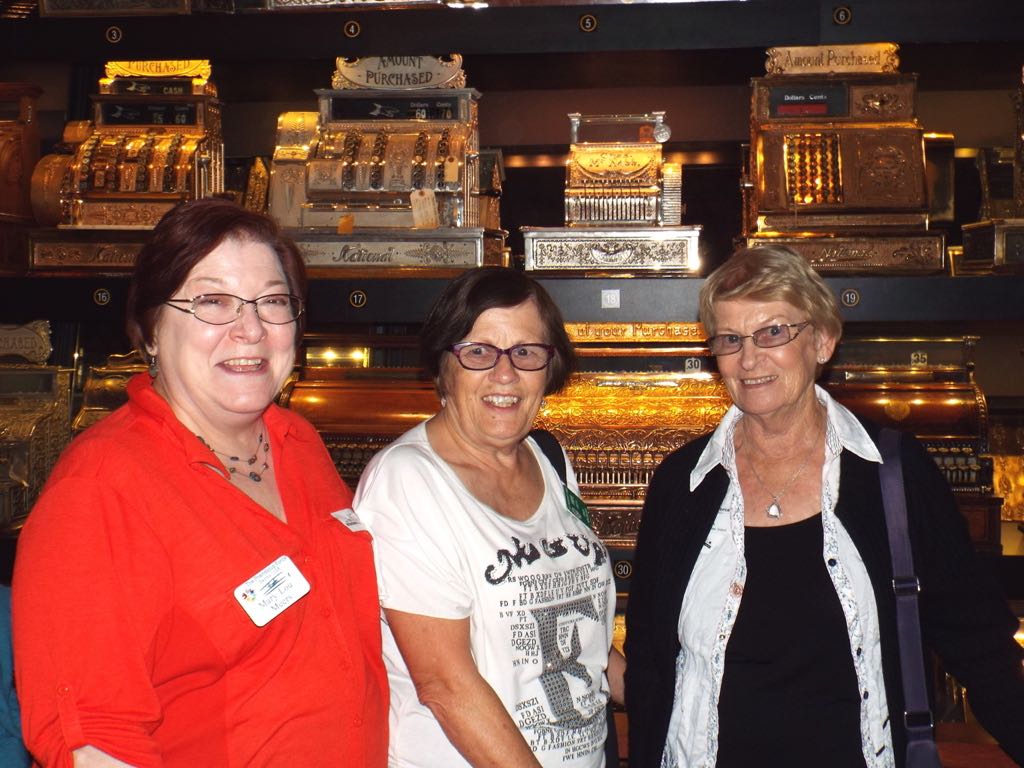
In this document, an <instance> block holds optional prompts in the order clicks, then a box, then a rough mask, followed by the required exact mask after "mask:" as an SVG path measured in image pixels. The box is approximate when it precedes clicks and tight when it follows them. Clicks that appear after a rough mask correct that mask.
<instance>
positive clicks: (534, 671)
mask: <svg viewBox="0 0 1024 768" xmlns="http://www.w3.org/2000/svg"><path fill="white" fill-rule="evenodd" d="M421 345H422V351H423V358H424V359H423V362H424V365H425V368H426V370H427V371H429V372H430V374H431V376H432V377H433V378H434V382H435V385H436V387H437V391H438V394H439V396H440V399H441V406H442V407H441V410H440V412H439V413H437V414H436V415H435V416H433V417H432V418H431V419H429V420H428V421H426V422H424V423H422V424H419V425H418V426H416V427H414V428H413V429H411V430H410V431H409V432H407V433H406V434H405V435H403V436H402V437H401V438H399V439H398V440H397V441H396V442H395V443H393V444H392V445H390V446H389V447H387V448H386V449H384V450H383V451H381V452H380V453H378V454H377V455H376V456H375V457H374V459H373V461H371V462H370V464H369V466H368V467H367V468H366V471H365V473H364V474H363V477H362V480H361V481H360V484H359V489H358V491H357V493H356V499H355V510H356V513H357V514H358V516H359V518H360V519H361V520H362V521H363V522H364V523H365V524H366V525H367V526H368V527H369V528H370V531H371V532H372V533H373V536H374V542H375V544H374V545H375V548H376V556H377V568H378V580H379V585H380V593H381V605H382V606H383V620H384V627H383V629H384V656H385V662H386V664H387V669H388V677H389V681H390V684H391V718H390V719H391V723H390V726H391V737H390V747H389V763H390V765H392V766H416V768H427V767H429V766H437V767H438V768H442V767H443V768H452V767H453V766H465V765H473V766H502V768H518V767H520V766H534V767H535V766H545V767H548V766H550V767H552V768H553V766H561V767H565V768H601V766H603V765H604V742H605V737H606V718H605V710H606V705H607V702H608V698H609V695H611V697H612V698H614V699H616V700H621V690H622V688H621V686H622V667H623V665H624V662H623V660H622V657H621V656H620V655H619V654H618V653H617V652H615V651H612V650H610V648H611V633H612V620H613V616H614V612H615V587H614V581H613V579H612V572H611V567H610V563H609V560H608V553H607V550H606V549H605V547H604V545H603V544H602V543H601V541H600V539H599V538H598V536H597V535H596V534H595V533H594V532H593V531H592V530H591V529H590V526H589V517H588V515H587V512H586V507H585V505H584V504H583V502H582V501H580V499H579V495H578V494H579V487H578V485H577V483H576V478H575V476H574V475H573V473H572V470H571V468H569V469H568V470H567V477H566V482H565V484H564V485H563V483H562V481H561V480H560V478H559V475H558V473H557V471H556V470H555V469H554V467H553V466H552V465H551V463H550V462H549V461H547V460H546V458H545V457H544V455H543V453H542V452H541V450H540V448H539V447H538V445H537V443H536V442H535V441H534V440H533V439H532V438H530V437H528V433H529V431H530V428H531V426H532V425H533V421H534V418H535V417H536V416H537V412H538V411H539V410H540V408H541V404H542V402H543V398H544V396H545V395H546V394H549V393H552V392H556V391H558V390H559V389H560V388H561V387H562V386H563V385H564V384H565V382H566V380H567V379H568V377H569V374H570V373H571V372H572V370H573V369H574V367H575V362H576V360H575V355H574V353H573V350H572V346H571V343H570V341H569V339H568V337H567V335H566V333H565V329H564V326H563V322H562V317H561V314H560V313H559V311H558V308H557V307H556V306H555V304H554V302H553V301H552V300H551V298H550V297H549V296H548V294H547V293H546V292H545V291H544V289H543V288H542V287H541V286H540V285H538V284H537V283H536V282H535V281H533V280H531V279H530V278H529V277H526V276H525V275H523V274H522V273H519V272H515V271H513V270H510V269H504V268H498V267H485V268H481V269H474V270H469V271H467V272H466V273H464V274H463V275H461V276H460V277H458V278H457V279H456V280H454V281H452V282H451V283H450V284H449V286H448V287H447V288H446V289H445V291H444V292H443V294H442V295H441V296H440V297H439V298H438V300H437V302H436V303H435V305H434V307H433V308H432V309H431V311H430V314H429V316H428V317H427V319H426V322H425V323H424V326H423V329H422V332H421ZM610 654H611V656H610ZM606 673H607V674H606ZM609 683H610V685H609Z"/></svg>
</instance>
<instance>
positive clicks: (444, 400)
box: [441, 397, 448, 408]
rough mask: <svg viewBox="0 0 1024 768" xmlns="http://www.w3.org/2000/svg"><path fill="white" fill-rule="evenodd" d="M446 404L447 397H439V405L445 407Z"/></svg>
mask: <svg viewBox="0 0 1024 768" xmlns="http://www.w3.org/2000/svg"><path fill="white" fill-rule="evenodd" d="M447 405H448V398H447V397H442V398H441V407H442V408H445V407H446V406H447Z"/></svg>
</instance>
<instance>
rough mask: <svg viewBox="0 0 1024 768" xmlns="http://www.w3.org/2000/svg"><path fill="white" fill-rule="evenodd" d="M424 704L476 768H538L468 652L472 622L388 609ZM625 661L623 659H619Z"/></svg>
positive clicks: (510, 719) (392, 631) (398, 640)
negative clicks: (470, 624)
mask: <svg viewBox="0 0 1024 768" xmlns="http://www.w3.org/2000/svg"><path fill="white" fill-rule="evenodd" d="M384 616H385V618H386V619H387V622H388V626H389V627H390V628H391V633H392V634H393V635H394V637H395V642H396V643H398V648H399V650H400V651H401V652H402V658H403V659H405V664H406V666H407V667H408V668H409V674H410V676H411V677H412V681H413V683H414V684H415V686H416V694H417V695H418V696H419V700H420V702H421V703H422V704H423V705H424V706H426V707H427V708H429V709H430V711H431V713H433V715H434V717H436V718H437V721H438V723H440V725H441V728H442V729H443V730H444V733H445V735H446V736H447V737H448V739H449V741H451V743H452V744H453V745H454V746H455V748H456V749H457V750H458V751H459V753H460V754H461V755H462V756H463V757H464V758H466V760H467V761H469V763H470V764H471V765H473V766H475V767H476V768H491V767H492V766H493V768H540V763H539V762H538V761H537V758H536V757H535V756H534V754H533V751H532V750H531V749H530V747H529V745H528V744H527V743H526V740H525V739H523V736H522V734H521V733H520V732H519V729H518V728H517V727H516V724H515V723H514V722H513V721H512V718H511V717H509V715H508V712H507V711H506V710H505V707H504V705H503V704H502V703H501V700H500V699H499V698H498V696H497V694H496V693H495V692H494V689H492V688H491V686H490V685H488V683H487V681H486V680H484V679H483V677H481V676H480V673H479V672H478V671H477V668H476V662H474V661H473V656H472V654H471V653H470V646H469V619H437V618H433V617H431V616H420V615H418V614H414V613H405V612H403V611H393V610H385V611H384ZM620 658H621V657H620Z"/></svg>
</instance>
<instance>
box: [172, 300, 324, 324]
mask: <svg viewBox="0 0 1024 768" xmlns="http://www.w3.org/2000/svg"><path fill="white" fill-rule="evenodd" d="M164 303H165V304H166V305H167V306H169V307H174V309H177V310H179V311H181V312H188V313H189V314H191V315H194V316H195V318H196V320H201V321H202V322H204V323H209V324H210V325H227V324H228V323H233V322H234V321H235V320H237V319H238V318H239V317H240V316H241V314H242V307H244V306H245V305H246V304H252V306H253V309H255V310H256V316H257V317H258V318H259V319H260V320H262V321H263V322H264V323H270V324H271V325H288V323H294V322H295V321H296V320H298V319H299V315H301V314H302V311H303V308H304V305H303V301H302V299H300V298H299V297H298V296H293V295H292V294H290V293H268V294H266V295H264V296H258V297H257V298H255V299H243V298H242V297H241V296H235V295H234V294H232V293H204V294H201V295H199V296H193V297H192V298H191V299H168V300H167V301H165V302H164ZM179 304H188V305H189V306H187V307H180V306H178V305H179Z"/></svg>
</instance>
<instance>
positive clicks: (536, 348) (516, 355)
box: [447, 341, 555, 371]
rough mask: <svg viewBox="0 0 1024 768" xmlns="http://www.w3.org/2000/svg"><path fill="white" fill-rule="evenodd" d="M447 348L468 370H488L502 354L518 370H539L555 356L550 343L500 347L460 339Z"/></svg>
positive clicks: (545, 366)
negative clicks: (460, 340) (506, 356)
mask: <svg viewBox="0 0 1024 768" xmlns="http://www.w3.org/2000/svg"><path fill="white" fill-rule="evenodd" d="M447 349H448V351H449V352H451V353H452V354H453V355H455V357H456V359H457V360H458V361H459V364H460V365H461V366H462V367H463V368H465V369H467V370H470V371H488V370H490V369H491V368H493V367H494V366H496V365H497V364H498V360H500V359H501V356H502V355H508V359H509V362H511V363H512V366H513V367H515V368H518V369H519V370H520V371H540V370H543V369H544V368H547V367H548V363H550V362H551V358H553V357H554V356H555V348H554V347H553V346H551V345H550V344H515V345H513V346H511V347H509V348H508V349H502V348H501V347H496V346H494V345H493V344H485V343H484V342H482V341H462V342H459V343H458V344H452V345H451V346H450V347H447Z"/></svg>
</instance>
